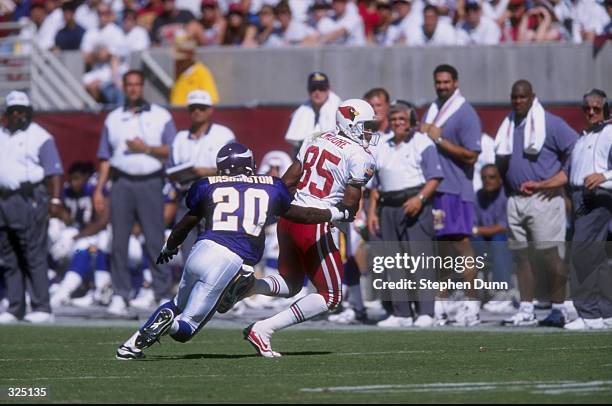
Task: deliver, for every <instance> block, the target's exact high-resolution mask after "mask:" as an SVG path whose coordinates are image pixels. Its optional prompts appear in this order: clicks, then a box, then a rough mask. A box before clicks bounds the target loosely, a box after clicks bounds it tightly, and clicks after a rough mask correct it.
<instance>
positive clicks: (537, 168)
mask: <svg viewBox="0 0 612 406" xmlns="http://www.w3.org/2000/svg"><path fill="white" fill-rule="evenodd" d="M433 78H434V88H435V92H436V95H437V99H436V100H435V101H434V103H432V104H431V106H430V107H429V109H428V110H427V113H426V114H425V115H424V116H423V117H418V115H417V111H416V108H415V106H414V105H413V104H412V103H410V102H407V101H404V100H396V101H392V99H391V95H390V94H389V92H388V91H387V90H386V89H382V88H375V89H371V90H370V91H368V92H367V93H366V94H364V95H363V99H365V100H366V101H367V102H369V103H370V105H371V106H372V107H373V109H374V111H375V114H376V116H377V117H378V118H379V119H380V124H381V126H380V131H379V133H380V142H379V143H378V145H377V146H376V147H375V148H373V149H372V153H373V154H374V156H375V158H376V162H377V164H376V171H375V174H376V176H375V177H374V178H373V180H372V182H370V183H369V184H368V187H367V196H368V197H367V198H364V207H363V209H362V210H360V212H359V213H358V215H357V220H356V221H355V223H354V224H353V227H349V229H348V230H347V233H345V234H343V235H342V236H339V238H340V239H341V241H342V242H340V243H339V244H340V245H341V246H342V247H343V251H344V258H345V277H344V281H343V283H344V285H345V288H344V292H345V298H346V302H347V305H346V306H345V307H344V309H339V312H338V313H337V314H334V315H331V316H330V320H331V321H334V322H339V323H356V322H364V323H367V322H370V321H369V317H368V313H367V310H366V305H365V301H364V299H363V297H362V294H363V293H367V291H368V289H364V288H363V287H362V286H361V281H362V280H364V278H365V277H367V275H366V276H364V275H363V274H367V265H366V258H367V252H366V250H367V249H366V244H365V242H366V241H368V240H369V241H372V242H374V243H375V242H376V241H385V242H392V241H404V242H408V244H409V245H410V247H411V248H410V250H412V251H413V252H419V253H422V252H425V253H427V252H433V251H434V242H435V241H438V242H444V244H441V245H440V247H441V248H440V249H447V250H449V255H462V256H474V255H475V251H478V250H483V249H484V250H488V251H487V252H491V253H492V255H493V258H492V259H490V260H491V262H492V264H491V268H490V269H491V272H489V273H488V275H484V277H485V278H488V279H490V280H493V281H499V282H507V283H508V284H509V286H511V287H512V289H510V290H505V291H501V292H489V293H491V294H492V295H493V296H492V297H491V296H487V297H484V296H483V294H482V292H477V291H476V290H474V289H467V290H466V291H465V292H463V293H461V292H454V294H458V296H453V297H452V299H453V300H450V299H449V298H448V292H442V293H439V294H438V295H436V297H435V298H434V295H433V293H432V292H424V293H423V295H422V296H419V297H408V296H406V295H405V294H404V293H397V292H395V293H393V294H392V295H391V296H390V297H384V298H383V299H385V300H384V301H383V308H384V310H385V312H386V314H387V316H388V317H387V318H385V319H384V320H380V321H378V325H379V326H380V327H411V326H416V327H430V326H433V325H434V324H436V325H437V324H440V325H444V324H450V323H453V324H455V325H460V326H473V325H477V324H479V323H480V321H481V319H480V311H481V301H483V300H488V303H486V304H485V305H484V308H485V309H486V310H487V311H489V312H494V313H495V312H498V313H505V314H508V313H514V314H513V315H512V316H511V317H510V318H509V319H507V320H505V323H506V324H509V325H514V326H526V325H536V324H538V320H536V318H535V313H534V308H535V302H534V300H535V299H536V298H538V297H540V298H542V297H543V298H544V300H545V301H548V302H549V305H550V307H551V312H550V314H549V315H548V316H547V317H546V318H545V319H544V320H540V321H539V324H541V325H547V326H556V327H564V326H565V327H566V328H568V329H575V330H584V329H590V328H592V329H599V328H605V327H608V328H609V327H610V326H611V325H612V300H611V298H610V294H611V293H612V289H610V286H609V285H608V287H606V283H609V281H606V280H602V281H599V282H598V280H597V278H598V276H595V281H594V282H593V278H588V277H589V275H591V274H593V275H599V273H598V272H600V271H602V270H604V271H605V267H606V266H609V265H608V257H607V254H606V252H605V247H604V246H602V245H598V244H597V242H599V243H603V242H605V241H606V240H608V238H609V236H608V232H609V224H612V223H611V215H612V213H611V211H610V208H611V207H612V204H611V202H612V195H610V193H611V190H612V133H611V132H610V130H611V129H612V126H610V124H609V121H605V120H609V108H608V104H607V96H606V94H605V93H603V92H602V91H601V90H597V89H593V90H591V91H589V92H587V93H586V94H585V95H584V96H583V99H582V108H583V111H584V118H585V125H584V126H585V127H584V128H585V131H584V133H583V135H582V136H579V135H578V134H577V133H576V132H575V131H574V130H573V129H572V128H570V127H569V126H568V125H567V124H566V123H565V121H564V120H563V119H562V118H560V117H558V116H555V115H552V114H550V113H548V112H547V111H546V110H545V108H544V107H543V106H542V105H541V104H540V102H539V101H538V99H537V97H535V89H533V87H532V85H531V83H529V82H527V81H525V80H519V81H517V82H515V84H514V85H513V87H512V89H510V90H511V94H512V97H511V107H512V109H511V113H510V114H509V115H508V117H507V118H506V119H505V120H504V121H503V123H500V127H499V131H498V133H497V134H496V135H495V137H494V138H493V137H492V136H490V135H487V134H484V133H483V132H482V130H481V125H480V118H479V117H478V114H477V113H476V111H475V110H474V108H473V107H472V106H471V105H470V104H469V102H468V101H467V100H465V98H464V97H463V96H462V95H461V92H460V89H459V87H458V83H459V73H458V72H457V71H456V69H455V68H454V67H452V66H449V65H440V66H438V67H437V68H436V70H435V71H434V73H433ZM144 80H145V77H144V75H143V73H142V72H140V71H135V70H131V71H127V72H126V73H125V74H124V75H123V76H122V83H121V84H122V91H123V93H124V94H125V105H122V106H120V107H118V108H116V109H114V110H113V111H111V112H110V113H109V114H108V116H107V117H106V120H105V122H104V126H103V128H101V129H100V130H101V138H100V144H99V149H98V154H97V155H98V158H99V160H100V165H99V168H98V170H97V171H96V170H95V164H94V163H92V162H76V163H74V164H72V165H71V166H70V167H69V168H67V172H66V175H67V176H66V179H67V181H66V183H65V184H64V185H63V186H62V184H61V179H62V175H63V173H64V171H63V168H62V163H61V157H60V156H59V154H58V152H57V148H56V147H55V144H54V141H53V136H52V135H51V134H49V133H48V132H47V131H45V130H44V129H43V128H42V127H40V126H38V125H37V124H36V123H33V122H32V121H31V119H32V106H31V103H30V100H29V97H28V95H27V94H26V93H24V92H18V91H14V92H11V93H10V94H9V95H8V96H7V98H6V101H5V106H6V107H5V112H4V118H3V120H4V121H3V127H2V131H1V132H0V147H1V148H2V150H3V151H5V152H7V154H6V155H5V159H3V160H2V161H1V163H0V214H2V216H0V254H1V255H0V259H1V261H0V268H2V273H3V276H4V278H1V281H0V282H1V283H4V289H3V292H4V295H5V296H6V297H5V298H4V299H3V302H2V309H1V310H2V313H0V322H4V323H6V322H14V321H17V320H21V319H24V320H27V321H30V322H49V321H52V320H53V314H52V311H53V309H54V308H59V307H61V306H65V305H69V304H70V305H73V306H81V307H89V306H94V305H98V306H99V305H102V306H106V309H107V311H108V312H109V313H110V314H112V315H115V316H120V317H124V316H127V315H128V314H129V313H130V308H131V307H133V308H143V309H150V308H154V307H155V306H156V305H157V303H159V302H161V301H165V300H167V299H168V298H170V297H172V295H173V293H174V289H175V287H176V282H177V279H178V278H177V276H180V271H181V268H182V259H181V257H180V256H179V257H177V258H175V259H174V261H173V262H172V263H170V264H169V265H167V266H165V265H159V264H156V263H155V258H156V255H157V253H158V251H159V249H160V247H161V246H162V245H163V241H164V233H166V235H167V234H168V233H169V229H170V228H171V227H172V225H173V224H174V223H175V221H177V219H180V217H181V216H182V214H183V213H185V212H186V211H187V208H186V206H185V202H184V197H185V194H186V191H187V190H188V188H189V185H190V184H191V182H193V181H194V180H195V179H198V178H200V177H204V176H211V175H214V174H215V173H216V169H215V165H216V163H215V157H216V155H217V152H218V151H219V150H220V149H221V148H222V147H223V146H224V145H226V144H227V143H228V142H231V141H233V140H235V135H234V133H233V132H232V130H231V129H229V128H227V127H225V126H222V125H219V124H216V123H215V122H214V102H213V100H212V97H211V95H210V94H209V93H208V92H206V91H203V90H194V91H191V92H190V93H189V95H188V99H187V105H188V111H189V117H190V120H191V125H190V127H189V128H187V129H182V131H178V132H177V129H176V128H175V125H174V122H173V120H172V116H171V115H170V113H169V112H168V111H167V110H166V109H165V108H163V107H161V106H158V105H156V104H151V103H148V102H147V101H146V100H145V99H144V98H143V86H144ZM306 85H307V86H306V87H307V91H308V99H307V100H306V101H305V102H304V104H302V105H301V106H300V107H299V108H298V109H297V110H296V111H295V112H294V114H293V115H292V117H291V123H290V125H289V128H288V129H287V133H286V136H285V138H286V140H287V142H289V143H290V144H291V145H292V146H293V147H294V150H295V151H297V150H298V149H299V147H300V145H301V143H302V142H303V141H304V139H305V138H306V137H307V136H308V135H309V134H313V133H316V132H321V131H325V130H330V129H333V128H334V127H335V117H336V111H337V108H338V105H339V103H340V101H341V97H340V96H338V95H336V94H335V93H334V92H333V91H332V86H331V81H330V78H329V77H328V76H327V75H326V74H325V73H323V72H313V73H312V74H310V75H309V77H308V78H307V83H306ZM23 140H31V141H28V142H23ZM587 149H588V150H592V152H589V154H585V153H584V151H585V150H587ZM291 161H292V159H291V157H290V156H289V155H288V154H286V153H284V152H282V151H270V152H269V153H268V154H266V156H265V157H264V159H263V161H262V162H261V163H260V165H259V168H258V170H259V173H261V174H272V175H276V176H281V175H282V174H283V173H284V171H285V170H286V169H287V168H288V167H289V165H290V163H291ZM504 184H505V185H504ZM565 186H568V187H567V188H565ZM47 218H49V222H48V224H47ZM568 226H569V229H570V230H572V232H573V237H571V238H570V237H569V236H570V233H568ZM47 236H48V238H47ZM266 236H267V238H266V240H267V241H266V252H265V254H264V258H263V260H262V262H261V263H260V264H259V265H258V267H257V268H258V269H257V271H258V272H259V273H260V274H261V275H263V276H266V275H271V274H274V273H275V272H277V271H276V266H277V259H278V242H277V241H276V240H277V239H276V234H275V226H274V225H272V226H270V227H268V229H267V230H266ZM572 238H573V241H574V242H576V243H578V244H580V243H583V244H585V242H587V243H586V246H581V247H580V250H578V251H576V252H575V253H574V254H573V255H565V256H564V255H563V254H562V253H563V250H562V249H561V248H560V247H559V244H563V243H564V242H565V241H566V240H572ZM195 239H196V234H194V235H192V236H190V237H189V238H187V240H186V242H185V243H184V244H183V246H182V252H183V256H182V258H185V257H186V254H187V253H188V252H189V249H190V246H191V244H193V243H194V241H195ZM487 241H488V242H492V244H491V246H490V247H489V248H487V247H486V245H483V244H484V243H486V242H487ZM506 243H509V244H506ZM528 243H533V247H530V248H533V249H535V250H536V252H537V255H535V256H534V255H531V254H530V252H529V249H528V248H529V247H528ZM414 244H416V245H414ZM402 247H405V246H404V245H401V244H400V245H399V246H398V247H396V251H397V250H402V249H405V248H402ZM483 247H485V248H483ZM509 249H512V251H513V253H511V252H510V250H509ZM585 250H590V251H588V252H589V255H588V256H587V258H588V260H587V261H585V255H584V253H585V252H586V251H585ZM513 255H514V257H515V262H516V277H515V276H514V272H513V264H512V262H513V261H512V259H511V258H512V256H513ZM536 259H537V261H538V265H536V264H535V262H534V261H536ZM589 261H590V262H589ZM570 268H572V269H574V271H575V272H576V275H578V276H579V283H577V284H576V282H575V281H574V282H572V283H573V284H571V286H570V285H568V269H570ZM540 269H541V270H542V271H543V272H544V275H545V278H546V279H548V286H547V289H548V291H546V292H541V291H540V292H536V286H535V285H536V282H535V281H536V280H537V278H538V275H537V274H538V271H539V270H540ZM581 270H583V271H581ZM584 270H586V271H584ZM580 272H586V274H584V273H583V274H581V273H580ZM604 273H605V272H604ZM607 274H609V272H607ZM387 276H388V277H389V278H391V280H393V278H395V277H397V276H393V275H392V276H389V275H387ZM476 276H477V270H475V269H474V268H470V269H467V270H466V271H465V272H463V274H462V278H463V279H464V280H465V281H468V282H469V281H473V280H474V279H475V278H476ZM591 276H592V275H591ZM430 278H432V279H434V278H435V276H433V275H430ZM587 279H588V283H587V282H586V281H587ZM568 286H570V287H571V289H570V290H571V295H570V296H571V297H572V298H573V299H579V300H577V301H576V300H575V301H574V304H575V305H576V308H577V311H578V317H577V318H575V320H571V318H570V316H569V312H568V310H569V309H568V306H572V305H571V303H568V302H567V299H568V297H570V296H568ZM598 286H599V287H598ZM308 289H310V287H309V286H308V284H307V283H305V284H304V288H303V292H302V293H300V294H298V297H299V295H303V294H305V292H308ZM26 291H27V293H28V294H27V295H26ZM578 291H579V292H578ZM26 297H27V298H28V300H29V304H27V303H26V302H27V301H26ZM373 299H374V300H375V301H376V300H377V299H379V298H377V297H376V296H374V297H373ZM290 300H295V298H293V299H290ZM284 303H286V301H285V299H271V298H268V297H263V296H256V297H252V298H248V299H246V300H245V301H244V302H242V303H241V304H240V305H239V306H238V307H237V308H236V309H234V311H240V308H241V306H242V307H244V306H253V307H272V306H276V305H279V304H280V305H282V304H284ZM517 308H518V309H517ZM28 309H30V311H29V312H28V311H27V310H28Z"/></svg>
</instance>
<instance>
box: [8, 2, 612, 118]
mask: <svg viewBox="0 0 612 406" xmlns="http://www.w3.org/2000/svg"><path fill="white" fill-rule="evenodd" d="M611 15H612V2H611V0H604V1H603V2H601V1H598V0H550V1H549V0H453V1H451V0H435V1H431V2H427V1H424V0H359V1H356V0H333V1H332V0H182V1H181V0H165V1H161V0H158V1H144V0H143V1H133V0H132V1H127V0H125V1H119V0H69V1H60V0H48V1H41V0H4V1H3V2H2V3H1V7H0V22H3V21H14V22H23V21H28V20H29V21H31V22H32V24H30V25H27V26H26V27H25V28H23V29H22V30H21V32H20V33H19V36H20V37H21V39H22V40H23V41H24V43H25V42H27V41H33V42H35V43H36V44H37V45H38V46H39V47H40V48H42V49H45V50H46V49H53V50H57V51H62V50H79V51H80V52H81V54H82V56H83V61H84V64H85V70H86V73H85V74H84V76H83V78H82V82H83V86H84V87H85V88H86V89H87V91H88V92H89V93H90V94H91V96H92V97H93V98H94V99H95V100H96V101H98V102H100V103H102V104H104V105H107V106H109V107H115V106H118V105H121V104H122V102H123V97H124V95H123V93H122V92H121V76H122V75H123V73H125V72H126V71H127V69H128V64H129V56H130V54H131V53H133V52H140V51H143V50H146V49H148V48H150V47H158V46H159V47H172V48H174V49H175V50H176V52H177V53H178V54H180V55H181V56H179V57H177V60H184V59H189V58H188V57H185V53H187V55H188V54H189V52H191V53H193V52H194V51H193V50H194V49H195V48H196V47H208V46H233V47H245V48H256V47H265V48H278V47H292V46H321V45H341V46H392V45H406V46H462V45H498V44H507V43H534V42H553V41H556V42H563V41H565V42H572V43H581V42H594V41H595V39H596V38H605V37H607V36H609V35H610V34H611V33H612V23H611V20H610V16H611ZM9 32H10V31H4V32H3V33H0V35H6V34H7V33H9ZM15 46H16V49H15V50H13V52H14V53H19V52H24V51H25V50H27V49H28V46H27V45H20V44H19V42H17V43H16V45H15ZM3 51H4V52H5V51H7V50H6V49H3ZM190 66H191V64H189V63H188V64H186V66H185V67H183V68H180V69H177V77H178V76H179V75H180V74H181V73H182V72H183V71H184V70H186V69H187V68H188V67H190ZM197 69H198V70H199V71H200V72H198V73H197V75H198V77H204V78H205V79H203V80H206V81H207V82H209V83H212V84H211V85H209V86H206V89H207V90H209V91H210V92H211V94H212V96H213V100H215V101H216V100H217V95H216V88H214V79H213V78H212V75H211V74H210V72H208V70H207V69H206V67H205V66H204V65H202V64H201V63H199V64H198V67H197ZM190 75H196V74H194V73H193V72H190ZM185 97H186V94H185V95H183V96H182V97H181V98H180V99H181V100H182V102H183V103H182V104H184V100H183V99H184V98H185ZM172 104H177V103H174V101H172Z"/></svg>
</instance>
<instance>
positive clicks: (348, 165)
mask: <svg viewBox="0 0 612 406" xmlns="http://www.w3.org/2000/svg"><path fill="white" fill-rule="evenodd" d="M336 124H337V127H336V130H335V131H333V132H327V133H322V134H316V135H314V136H313V137H311V138H310V139H307V140H306V141H305V142H304V144H303V145H302V148H301V149H300V152H299V153H298V156H297V159H296V160H295V161H294V162H293V164H292V165H291V167H290V168H289V170H288V171H287V173H286V174H285V175H284V176H283V181H284V182H285V184H286V185H287V186H288V187H289V189H290V190H291V191H293V190H295V191H296V192H295V197H294V201H293V202H292V204H293V205H296V206H302V207H316V208H320V209H331V210H338V209H340V210H347V209H348V210H349V211H350V212H351V213H352V215H353V216H354V214H355V213H356V212H357V209H358V207H359V200H360V199H361V189H362V187H363V186H364V185H365V184H366V183H367V182H368V181H369V180H370V178H371V177H372V175H373V173H374V167H375V162H374V157H373V156H372V153H371V152H370V150H369V147H370V145H375V144H376V142H377V141H378V138H379V134H378V126H379V122H378V121H377V120H376V118H375V114H374V110H373V109H372V107H371V106H370V104H368V103H367V102H366V101H364V100H361V99H350V100H347V101H345V102H343V103H341V104H340V106H339V107H338V111H337V113H336ZM278 240H279V251H280V255H279V273H280V274H279V275H271V276H268V277H266V278H262V279H257V280H256V281H255V284H254V285H253V287H252V288H251V289H250V290H248V291H246V294H244V295H242V296H248V295H252V294H263V295H268V296H281V297H292V296H294V295H295V294H296V293H298V292H299V291H300V289H301V288H302V283H303V281H304V276H305V275H306V276H308V278H309V279H310V281H311V282H312V284H313V285H314V286H315V288H316V290H317V291H316V293H310V294H308V295H306V296H305V297H303V298H301V299H299V300H298V301H296V302H295V303H294V304H292V305H291V306H290V308H289V309H287V310H284V311H282V312H280V313H278V314H276V315H275V316H272V317H270V318H268V319H265V320H261V321H258V322H256V323H253V324H252V325H250V326H249V327H247V328H246V329H245V331H244V334H245V339H246V340H248V341H249V342H250V343H251V344H252V345H253V346H254V347H255V349H256V350H257V352H258V353H259V354H260V355H262V356H264V357H278V356H280V354H279V353H277V352H275V351H273V350H272V348H271V345H270V337H271V336H272V334H273V333H274V332H275V331H277V330H279V329H283V328H286V327H289V326H292V325H294V324H298V323H302V322H304V321H306V320H308V319H311V318H313V317H315V316H317V315H319V314H322V313H324V312H326V311H328V310H332V309H335V308H336V307H337V306H338V305H339V304H340V301H341V300H342V277H343V272H344V269H343V266H342V260H341V258H340V253H339V251H338V247H337V246H336V244H335V243H334V239H333V238H332V225H331V223H322V224H299V223H295V222H292V221H290V220H287V219H284V218H281V220H280V221H279V223H278ZM231 294H232V293H231V292H230V295H231ZM239 296H241V295H237V296H236V298H237V299H239Z"/></svg>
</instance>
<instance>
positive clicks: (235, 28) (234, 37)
mask: <svg viewBox="0 0 612 406" xmlns="http://www.w3.org/2000/svg"><path fill="white" fill-rule="evenodd" d="M225 19H226V21H227V27H226V29H225V35H224V36H223V43H222V45H230V46H231V45H233V46H244V45H248V44H252V43H253V41H254V35H255V31H254V30H253V29H250V30H249V27H250V26H251V25H250V24H249V22H248V20H247V19H246V16H245V13H244V11H243V8H242V6H241V5H240V4H232V5H230V7H229V10H228V12H227V15H226V16H225ZM247 33H248V34H249V37H247Z"/></svg>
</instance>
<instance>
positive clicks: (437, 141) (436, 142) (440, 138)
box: [434, 136, 444, 145]
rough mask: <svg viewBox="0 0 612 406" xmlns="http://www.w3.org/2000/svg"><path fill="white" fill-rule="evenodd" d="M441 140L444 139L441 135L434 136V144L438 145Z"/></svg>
mask: <svg viewBox="0 0 612 406" xmlns="http://www.w3.org/2000/svg"><path fill="white" fill-rule="evenodd" d="M442 141H444V138H442V136H439V137H438V138H436V140H435V141H434V144H436V145H440V144H442Z"/></svg>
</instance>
